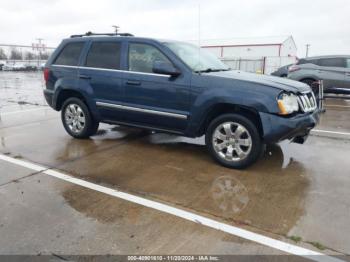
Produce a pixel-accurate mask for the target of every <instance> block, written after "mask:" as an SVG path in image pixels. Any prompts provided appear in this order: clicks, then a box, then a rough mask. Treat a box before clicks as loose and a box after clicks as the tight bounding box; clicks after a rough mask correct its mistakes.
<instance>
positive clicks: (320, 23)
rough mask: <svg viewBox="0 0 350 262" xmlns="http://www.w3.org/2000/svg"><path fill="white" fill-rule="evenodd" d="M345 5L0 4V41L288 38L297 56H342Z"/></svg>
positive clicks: (177, 1) (194, 1)
mask: <svg viewBox="0 0 350 262" xmlns="http://www.w3.org/2000/svg"><path fill="white" fill-rule="evenodd" d="M199 14H200V15H199ZM349 14H350V0H317V1H316V0H283V1H281V0H216V1H213V0H202V1H199V0H187V1H186V0H124V1H120V0H99V1H96V0H95V1H89V0H27V1H23V0H0V43H1V44H24V45H31V43H33V42H35V41H36V39H37V38H43V39H44V42H45V43H46V45H48V46H53V47H56V46H57V45H58V44H59V43H60V41H61V40H62V39H63V38H66V37H68V36H70V35H72V34H79V33H85V32H87V31H93V32H103V33H105V32H112V31H113V28H112V25H118V26H120V28H121V29H120V30H121V31H123V32H130V33H133V34H134V35H136V36H143V37H155V38H164V39H176V40H196V39H198V38H199V37H200V38H201V39H230V38H246V37H266V36H279V35H292V36H293V38H294V40H295V42H296V44H297V48H298V56H299V57H303V56H305V50H306V47H305V45H306V44H310V45H311V46H310V51H309V55H311V56H313V55H327V54H350V15H349Z"/></svg>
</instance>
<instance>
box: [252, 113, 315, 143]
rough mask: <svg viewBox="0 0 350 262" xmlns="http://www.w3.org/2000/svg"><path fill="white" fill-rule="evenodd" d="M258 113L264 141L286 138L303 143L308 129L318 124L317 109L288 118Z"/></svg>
mask: <svg viewBox="0 0 350 262" xmlns="http://www.w3.org/2000/svg"><path fill="white" fill-rule="evenodd" d="M259 114H260V119H261V123H262V128H263V139H264V141H265V142H266V143H277V142H279V141H282V140H286V139H289V140H292V141H293V142H296V143H304V142H305V140H306V138H307V137H308V135H309V133H310V130H311V129H312V128H314V127H315V126H316V125H317V124H318V122H319V119H320V111H319V110H315V111H314V112H312V113H309V114H303V115H297V116H294V117H290V118H287V117H282V116H278V115H273V114H268V113H259Z"/></svg>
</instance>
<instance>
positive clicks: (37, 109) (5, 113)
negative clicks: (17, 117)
mask: <svg viewBox="0 0 350 262" xmlns="http://www.w3.org/2000/svg"><path fill="white" fill-rule="evenodd" d="M45 109H48V107H42V108H33V109H25V110H17V111H11V112H3V113H1V112H0V116H7V115H14V114H20V113H27V112H33V111H39V110H45Z"/></svg>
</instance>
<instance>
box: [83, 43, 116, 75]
mask: <svg viewBox="0 0 350 262" xmlns="http://www.w3.org/2000/svg"><path fill="white" fill-rule="evenodd" d="M85 65H86V66H88V67H97V68H108V69H120V43H116V42H114V43H113V42H110V43H107V42H96V43H93V44H92V45H91V48H90V51H89V53H88V55H87V58H86V63H85Z"/></svg>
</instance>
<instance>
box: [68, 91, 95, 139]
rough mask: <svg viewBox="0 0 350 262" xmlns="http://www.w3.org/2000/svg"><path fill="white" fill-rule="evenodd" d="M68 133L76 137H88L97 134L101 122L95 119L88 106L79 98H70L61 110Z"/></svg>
mask: <svg viewBox="0 0 350 262" xmlns="http://www.w3.org/2000/svg"><path fill="white" fill-rule="evenodd" d="M61 119H62V123H63V126H64V128H65V129H66V131H67V133H68V134H70V135H71V136H72V137H74V138H88V137H90V136H92V135H94V134H96V132H97V130H98V126H99V123H98V122H96V121H94V120H93V118H92V116H91V114H90V111H89V109H88V107H87V106H86V104H85V103H84V102H83V101H82V100H80V99H79V98H75V97H72V98H68V99H67V100H66V101H65V102H64V104H63V106H62V111H61Z"/></svg>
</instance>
